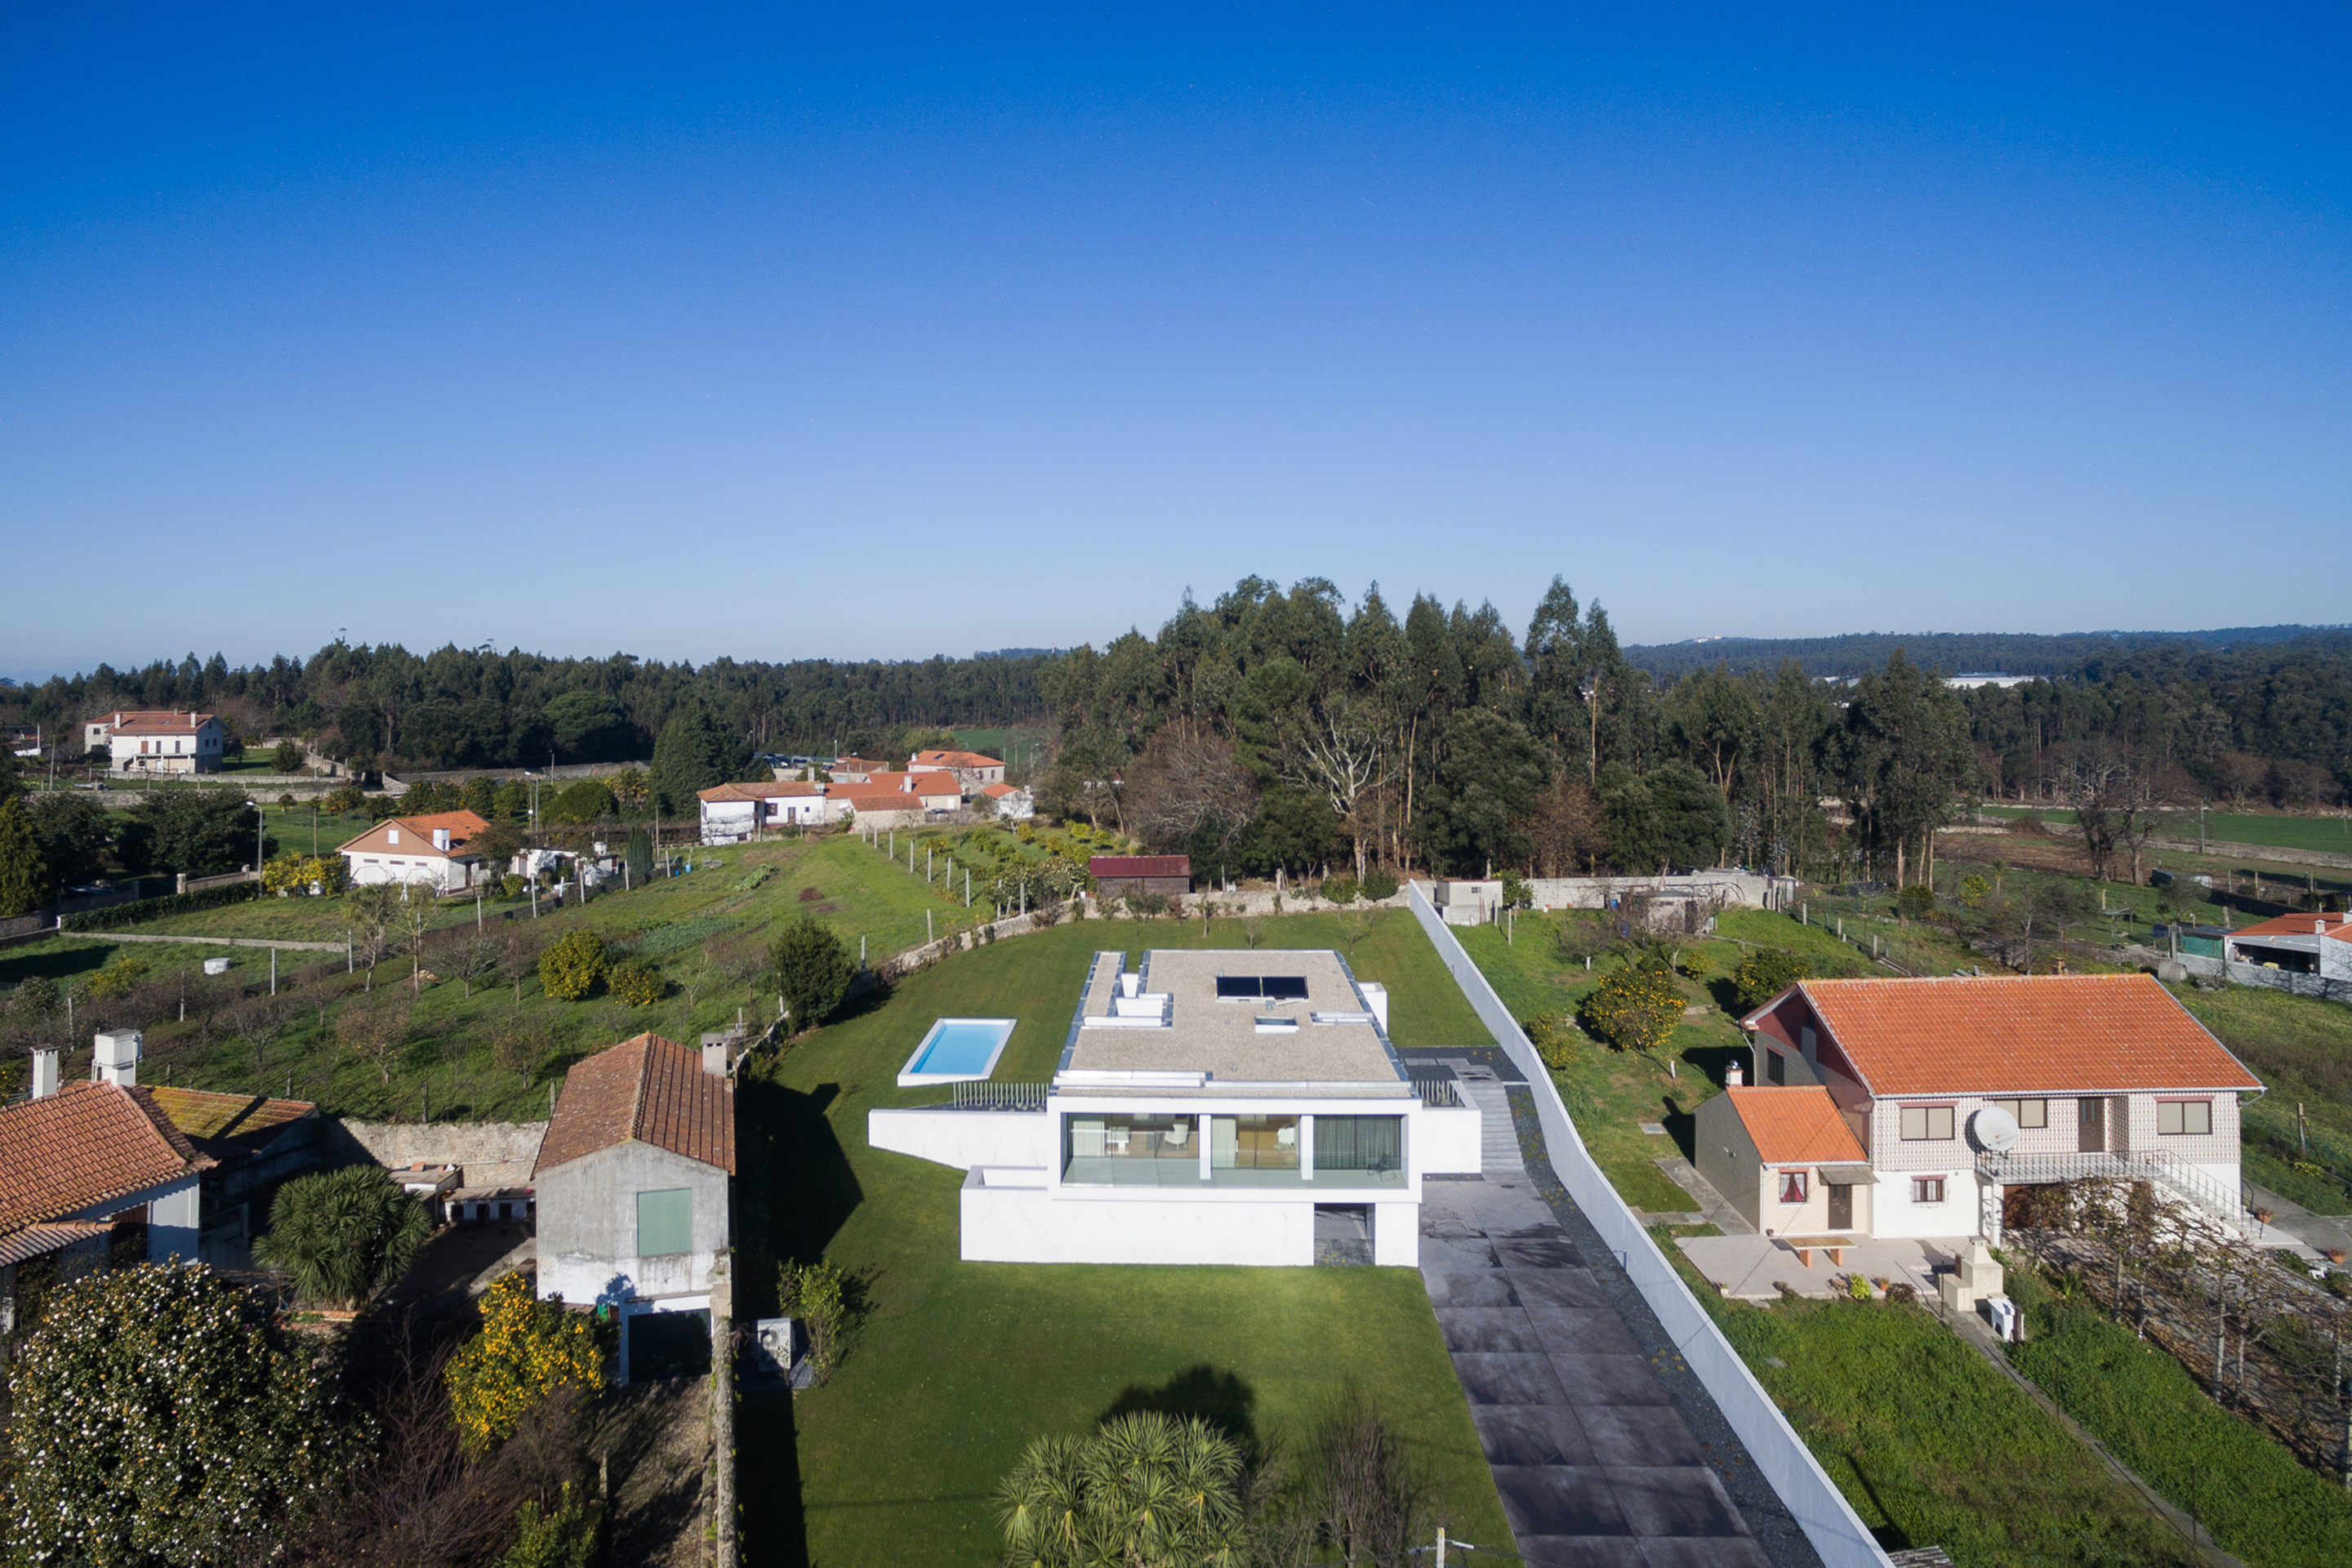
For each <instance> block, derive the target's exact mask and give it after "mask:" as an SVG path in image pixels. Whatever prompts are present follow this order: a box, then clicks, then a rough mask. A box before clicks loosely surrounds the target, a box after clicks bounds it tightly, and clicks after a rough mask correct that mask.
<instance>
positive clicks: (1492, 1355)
mask: <svg viewBox="0 0 2352 1568" xmlns="http://www.w3.org/2000/svg"><path fill="white" fill-rule="evenodd" d="M1481 1087H1482V1088H1484V1087H1486V1086H1483V1085H1482V1086H1481ZM1510 1092H1511V1093H1512V1094H1513V1095H1514V1096H1515V1097H1524V1096H1525V1094H1526V1093H1527V1090H1526V1089H1524V1088H1513V1089H1510ZM1521 1133H1522V1137H1523V1138H1524V1136H1525V1128H1524V1127H1522V1128H1521ZM1539 1154H1540V1145H1539V1143H1538V1145H1537V1146H1536V1148H1535V1149H1534V1151H1533V1152H1530V1154H1529V1155H1528V1160H1527V1162H1526V1163H1524V1164H1522V1163H1517V1162H1513V1163H1510V1164H1509V1165H1508V1166H1507V1167H1505V1168H1502V1169H1498V1170H1493V1171H1489V1172H1487V1173H1485V1175H1484V1176H1483V1177H1480V1178H1472V1179H1468V1180H1464V1181H1454V1182H1444V1183H1432V1184H1428V1185H1427V1186H1425V1187H1424V1188H1423V1197H1422V1243H1421V1269H1422V1279H1423V1283H1424V1285H1425V1286H1426V1287H1427V1289H1428V1291H1429V1298H1430V1301H1431V1303H1432V1306H1433V1310H1434V1311H1435V1314H1436V1318H1437V1323H1438V1328H1439V1331H1440V1332H1441V1333H1442V1334H1443V1335H1444V1340H1445V1347H1446V1351H1447V1353H1448V1355H1449V1356H1450V1357H1451V1358H1452V1360H1453V1363H1454V1375H1455V1376H1456V1377H1457V1378H1458V1379H1459V1380H1460V1382H1461V1384H1462V1390H1463V1395H1464V1397H1465V1400H1466V1401H1467V1403H1468V1404H1469V1406H1470V1415H1471V1419H1472V1422H1473V1424H1474V1425H1475V1426H1476V1428H1477V1431H1478V1438H1479V1445H1480V1447H1481V1449H1482V1451H1483V1452H1484V1453H1485V1455H1486V1460H1487V1464H1488V1466H1489V1467H1490V1468H1491V1469H1492V1470H1493V1473H1494V1477H1495V1486H1496V1491H1497V1492H1498V1493H1499V1494H1500V1496H1501V1498H1502V1501H1503V1509H1504V1513H1505V1515H1506V1517H1507V1519H1508V1520H1509V1521H1510V1525H1511V1529H1512V1532H1513V1534H1514V1535H1515V1536H1516V1538H1517V1546H1516V1549H1517V1552H1520V1553H1521V1554H1522V1555H1523V1556H1524V1558H1525V1560H1526V1561H1527V1562H1528V1563H1541V1564H1551V1563H1576V1564H1579V1565H1585V1564H1612V1563H1622V1564H1626V1565H1627V1568H1686V1565H1687V1568H1696V1565H1697V1564H1701V1563H1705V1564H1709V1565H1717V1564H1720V1565H1725V1568H1763V1565H1766V1564H1770V1565H1771V1568H1819V1564H1820V1559H1819V1557H1818V1556H1816V1555H1815V1554H1814V1553H1813V1552H1812V1549H1811V1543H1810V1542H1806V1541H1805V1539H1804V1536H1803V1533H1802V1531H1800V1530H1798V1529H1797V1528H1796V1525H1795V1521H1793V1520H1790V1519H1789V1518H1788V1517H1787V1510H1786V1509H1785V1508H1783V1507H1781V1506H1780V1501H1779V1500H1778V1499H1777V1498H1775V1497H1773V1496H1772V1495H1771V1493H1770V1489H1769V1487H1762V1486H1759V1484H1758V1483H1759V1480H1760V1478H1758V1477H1756V1476H1754V1475H1753V1474H1752V1471H1753V1465H1752V1463H1751V1462H1749V1461H1748V1460H1747V1458H1746V1453H1745V1450H1744V1449H1742V1448H1741V1447H1739V1445H1738V1438H1737V1437H1736V1436H1733V1435H1732V1434H1731V1433H1730V1431H1729V1428H1728V1426H1727V1424H1725V1423H1724V1422H1723V1419H1722V1415H1721V1413H1720V1412H1719V1411H1716V1410H1715V1409H1714V1407H1713V1405H1712V1402H1711V1401H1707V1400H1706V1396H1705V1391H1704V1389H1703V1387H1700V1386H1699V1385H1698V1384H1697V1380H1696V1378H1695V1377H1693V1376H1692V1375H1691V1374H1690V1373H1689V1372H1688V1369H1687V1368H1685V1367H1684V1366H1683V1365H1682V1363H1681V1359H1680V1358H1679V1357H1678V1356H1676V1355H1675V1353H1674V1348H1673V1346H1672V1345H1671V1343H1668V1342H1665V1341H1664V1336H1663V1333H1662V1331H1660V1330H1659V1329H1658V1327H1657V1324H1656V1321H1655V1319H1654V1317H1651V1316H1649V1315H1648V1311H1647V1307H1646V1305H1645V1304H1644V1303H1643V1302H1642V1301H1641V1299H1640V1295H1639V1292H1637V1291H1634V1290H1633V1289H1632V1286H1631V1284H1630V1282H1627V1281H1625V1280H1624V1279H1622V1270H1620V1269H1618V1268H1616V1265H1615V1259H1614V1258H1612V1257H1610V1256H1609V1255H1608V1254H1607V1253H1606V1252H1605V1250H1603V1251H1596V1250H1594V1248H1595V1247H1597V1245H1598V1244H1597V1241H1596V1239H1595V1238H1594V1237H1593V1235H1592V1232H1591V1227H1590V1226H1585V1225H1583V1224H1582V1223H1581V1219H1580V1216H1579V1215H1576V1214H1575V1213H1574V1212H1573V1205H1567V1203H1566V1196H1565V1194H1549V1195H1548V1194H1547V1192H1546V1190H1545V1189H1544V1188H1543V1187H1542V1186H1541V1173H1544V1172H1548V1171H1549V1166H1548V1165H1544V1164H1542V1163H1540V1162H1539V1160H1538V1155H1539ZM1791 1261H1793V1259H1792V1260H1791ZM1617 1287H1622V1289H1618V1288H1617ZM1629 1314H1639V1315H1640V1316H1641V1317H1642V1319H1643V1321H1642V1323H1641V1324H1639V1325H1638V1326H1637V1325H1636V1323H1635V1322H1634V1321H1633V1320H1632V1317H1630V1316H1629ZM1670 1384H1672V1387H1670V1386H1669V1385H1670ZM1675 1390H1680V1392H1679V1393H1677V1392H1675ZM1693 1418H1696V1419H1698V1420H1700V1421H1701V1423H1702V1425H1703V1426H1705V1427H1706V1434H1707V1436H1706V1440H1704V1441H1702V1439H1701V1438H1700V1436H1698V1435H1697V1434H1696V1433H1695V1432H1694V1430H1693V1428H1692V1425H1691V1420H1692V1419H1693ZM1735 1476H1736V1477H1738V1478H1739V1479H1740V1480H1741V1482H1742V1489H1741V1491H1740V1498H1741V1499H1745V1502H1744V1503H1743V1502H1742V1501H1741V1500H1739V1499H1735V1497H1734V1496H1733V1493H1732V1490H1731V1489H1730V1488H1728V1487H1727V1485H1726V1480H1727V1478H1731V1477H1735ZM1743 1509H1746V1510H1761V1517H1763V1518H1764V1519H1765V1520H1766V1521H1767V1523H1768V1524H1769V1526H1770V1533H1769V1536H1768V1537H1766V1538H1765V1539H1766V1540H1768V1541H1769V1542H1770V1545H1771V1548H1772V1549H1771V1550H1770V1551H1769V1552H1768V1551H1767V1550H1766V1549H1765V1545H1764V1544H1763V1543H1762V1542H1759V1538H1758V1532H1757V1531H1756V1530H1755V1529H1754V1528H1753V1526H1752V1525H1751V1522H1750V1521H1749V1519H1748V1514H1747V1512H1745V1511H1743ZM1497 1544H1502V1543H1497Z"/></svg>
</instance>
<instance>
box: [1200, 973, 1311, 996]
mask: <svg viewBox="0 0 2352 1568" xmlns="http://www.w3.org/2000/svg"><path fill="white" fill-rule="evenodd" d="M1261 997H1263V998H1264V999H1265V1000H1266V1001H1269V1002H1304V1001H1306V1000H1307V977H1306V976H1305V975H1302V974H1220V975H1218V976H1217V999H1218V1000H1219V1001H1239V1000H1243V999H1249V1000H1255V999H1258V998H1261Z"/></svg>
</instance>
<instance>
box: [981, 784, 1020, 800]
mask: <svg viewBox="0 0 2352 1568" xmlns="http://www.w3.org/2000/svg"><path fill="white" fill-rule="evenodd" d="M980 793H981V794H982V795H986V796H988V798H989V799H991V800H1003V798H1004V797H1005V796H1006V795H1019V794H1020V793H1021V789H1020V786H1019V785H1017V784H982V785H981V786H980Z"/></svg>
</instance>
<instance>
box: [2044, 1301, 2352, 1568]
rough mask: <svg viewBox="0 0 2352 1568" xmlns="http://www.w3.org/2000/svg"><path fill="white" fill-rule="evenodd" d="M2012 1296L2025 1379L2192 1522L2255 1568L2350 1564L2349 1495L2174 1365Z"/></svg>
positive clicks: (2097, 1322)
mask: <svg viewBox="0 0 2352 1568" xmlns="http://www.w3.org/2000/svg"><path fill="white" fill-rule="evenodd" d="M2011 1279H2012V1281H2013V1282H2014V1284H2013V1287H2012V1289H2013V1293H2014V1294H2016V1295H2017V1296H2018V1298H2019V1300H2020V1302H2021V1305H2023V1306H2024V1307H2025V1309H2026V1312H2027V1319H2028V1321H2029V1323H2030V1324H2031V1331H2030V1332H2029V1334H2028V1337H2027V1339H2026V1342H2025V1343H2023V1344H2021V1345H2019V1346H2017V1347H2015V1349H2014V1350H2013V1351H2012V1352H2011V1353H2012V1354H2014V1355H2015V1356H2016V1358H2017V1362H2018V1364H2019V1366H2021V1368H2022V1369H2023V1370H2024V1371H2025V1373H2027V1375H2029V1376H2031V1377H2032V1379H2033V1381H2034V1382H2035V1383H2036V1384H2039V1385H2040V1386H2041V1388H2042V1392H2043V1393H2045V1394H2049V1395H2050V1396H2051V1398H2053V1399H2054V1400H2056V1401H2057V1403H2058V1406H2059V1408H2061V1409H2063V1410H2064V1411H2065V1412H2066V1414H2067V1415H2072V1416H2073V1417H2074V1419H2075V1420H2076V1421H2079V1422H2081V1423H2082V1425H2083V1426H2084V1429H2086V1430H2087V1431H2089V1432H2090V1433H2091V1434H2092V1435H2093V1436H2096V1437H2097V1438H2098V1439H2099V1440H2100V1441H2101V1442H2103V1443H2105V1445H2107V1447H2108V1448H2109V1449H2110V1450H2112V1451H2113V1452H2114V1454H2115V1456H2116V1458H2118V1459H2120V1460H2121V1461H2123V1463H2124V1464H2126V1465H2127V1466H2129V1467H2130V1468H2132V1470H2133V1471H2134V1472H2135V1473H2137V1475H2138V1476H2139V1477H2140V1478H2141V1479H2144V1480H2146V1481H2147V1483H2148V1484H2149V1485H2151V1486H2153V1487H2155V1488H2156V1489H2157V1490H2158V1491H2159V1492H2161V1493H2163V1494H2164V1496H2165V1497H2166V1498H2167V1499H2168V1500H2170V1501H2171V1502H2172V1503H2173V1505H2174V1506H2175V1507H2177V1508H2180V1509H2183V1510H2188V1511H2189V1512H2190V1513H2192V1514H2193V1515H2195V1516H2196V1518H2197V1519H2198V1521H2200V1523H2201V1524H2202V1525H2203V1526H2204V1528H2205V1529H2207V1530H2209V1531H2211V1532H2212V1536H2213V1539H2214V1540H2215V1541H2217V1542H2220V1543H2221V1546H2222V1547H2223V1548H2224V1549H2225V1550H2227V1551H2229V1552H2232V1553H2234V1554H2235V1555H2236V1556H2237V1557H2238V1558H2239V1559H2240V1560H2241V1561H2242V1562H2244V1563H2248V1564H2250V1565H2251V1568H2330V1565H2332V1564H2336V1563H2343V1562H2345V1561H2346V1559H2347V1552H2352V1494H2347V1492H2346V1491H2345V1490H2344V1489H2343V1488H2342V1487H2340V1486H2334V1485H2330V1484H2329V1483H2328V1482H2327V1481H2326V1480H2323V1479H2320V1478H2319V1477H2317V1476H2315V1475H2313V1474H2312V1473H2311V1472H2310V1471H2309V1470H2306V1469H2305V1468H2303V1467H2302V1466H2301V1465H2299V1464H2297V1463H2296V1462H2295V1458H2294V1454H2292V1453H2291V1452H2289V1451H2288V1450H2287V1449H2286V1448H2285V1447H2283V1446H2281V1445H2280V1444H2278V1443H2277V1442H2275V1441H2273V1439H2272V1438H2271V1437H2270V1436H2268V1435H2267V1434H2265V1433H2263V1432H2262V1431H2261V1430H2259V1429H2258V1428H2256V1427H2255V1426H2253V1425H2252V1423H2251V1422H2248V1421H2246V1420H2243V1419H2242V1418H2241V1417H2239V1416H2238V1415H2233V1414H2231V1412H2229V1411H2227V1410H2224V1409H2222V1408H2221V1406H2220V1405H2215V1404H2214V1403H2213V1402H2212V1401H2211V1400H2210V1399H2209V1398H2207V1397H2206V1396H2205V1394H2204V1393H2203V1391H2202V1390H2200V1389H2199V1388H2198V1387H2197V1385H2196V1384H2194V1383H2193V1382H2191V1381H2190V1379H2189V1374H2188V1373H2186V1372H2184V1371H2183V1370H2182V1369H2181V1366H2180V1363H2179V1362H2177V1361H2175V1360H2174V1359H2173V1358H2172V1357H2170V1356H2168V1355H2166V1354H2165V1353H2164V1352H2162V1351H2160V1350H2158V1348H2157V1347H2156V1346H2154V1345H2151V1344H2147V1343H2144V1342H2141V1341H2140V1340H2139V1338H2138V1337H2137V1335H2135V1334H2133V1333H2132V1332H2131V1331H2129V1330H2127V1329H2125V1328H2121V1327H2119V1326H2117V1325H2116V1324H2115V1323H2113V1322H2110V1321H2108V1320H2107V1319H2106V1318H2105V1316H2104V1315H2102V1314H2101V1313H2100V1312H2099V1311H2098V1310H2096V1309H2095V1308H2093V1307H2091V1306H2089V1305H2088V1304H2086V1303H2084V1302H2083V1301H2081V1300H2074V1301H2069V1300H2063V1299H2061V1298H2053V1296H2052V1295H2051V1294H2050V1293H2049V1292H2048V1291H2047V1290H2046V1289H2042V1288H2041V1286H2040V1283H2039V1281H2037V1280H2034V1279H2030V1278H2029V1279H2022V1280H2020V1279H2017V1278H2016V1273H2015V1272H2012V1274H2011Z"/></svg>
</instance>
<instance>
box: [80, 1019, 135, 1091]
mask: <svg viewBox="0 0 2352 1568" xmlns="http://www.w3.org/2000/svg"><path fill="white" fill-rule="evenodd" d="M91 1043H92V1047H93V1048H92V1050H91V1051H90V1059H89V1065H90V1068H91V1070H92V1071H93V1072H94V1073H95V1074H96V1076H97V1079H98V1081H99V1082H100V1083H111V1084H119V1085H121V1087H122V1088H124V1089H136V1088H138V1087H139V1055H140V1051H139V1047H140V1044H141V1042H140V1037H139V1031H138V1030H136V1029H124V1030H121V1032H119V1033H116V1034H111V1035H100V1036H99V1037H97V1038H96V1039H95V1040H94V1041H92V1042H91Z"/></svg>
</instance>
